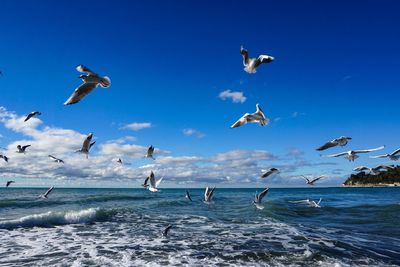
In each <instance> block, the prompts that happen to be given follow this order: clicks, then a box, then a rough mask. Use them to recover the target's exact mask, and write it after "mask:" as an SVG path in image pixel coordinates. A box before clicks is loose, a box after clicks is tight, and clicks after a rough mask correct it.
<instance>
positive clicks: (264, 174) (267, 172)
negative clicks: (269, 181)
mask: <svg viewBox="0 0 400 267" xmlns="http://www.w3.org/2000/svg"><path fill="white" fill-rule="evenodd" d="M278 172H279V170H278V169H277V168H269V169H268V170H266V171H265V172H264V173H263V175H261V178H266V177H268V176H270V175H272V174H274V173H278Z"/></svg>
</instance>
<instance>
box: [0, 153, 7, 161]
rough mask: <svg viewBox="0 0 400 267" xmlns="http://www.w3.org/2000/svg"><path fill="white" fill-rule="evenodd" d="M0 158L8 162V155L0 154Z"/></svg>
mask: <svg viewBox="0 0 400 267" xmlns="http://www.w3.org/2000/svg"><path fill="white" fill-rule="evenodd" d="M0 159H4V161H5V162H8V157H7V156H4V155H0Z"/></svg>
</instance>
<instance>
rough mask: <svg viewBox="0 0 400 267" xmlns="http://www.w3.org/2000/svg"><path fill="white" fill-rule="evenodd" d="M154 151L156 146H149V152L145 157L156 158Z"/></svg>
mask: <svg viewBox="0 0 400 267" xmlns="http://www.w3.org/2000/svg"><path fill="white" fill-rule="evenodd" d="M153 153H154V146H152V145H151V146H149V148H147V153H146V155H145V156H144V157H145V158H151V159H155V158H154V157H153Z"/></svg>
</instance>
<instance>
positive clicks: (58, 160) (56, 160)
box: [49, 155, 65, 163]
mask: <svg viewBox="0 0 400 267" xmlns="http://www.w3.org/2000/svg"><path fill="white" fill-rule="evenodd" d="M49 158H52V159H54V162H57V163H65V162H64V161H63V160H62V159H59V158H56V157H54V156H52V155H49Z"/></svg>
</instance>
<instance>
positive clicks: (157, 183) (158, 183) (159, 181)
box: [156, 177, 164, 187]
mask: <svg viewBox="0 0 400 267" xmlns="http://www.w3.org/2000/svg"><path fill="white" fill-rule="evenodd" d="M163 179H164V177H161V178H160V179H158V181H157V182H156V187H158V186H159V185H160V183H161V181H162V180H163Z"/></svg>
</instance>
